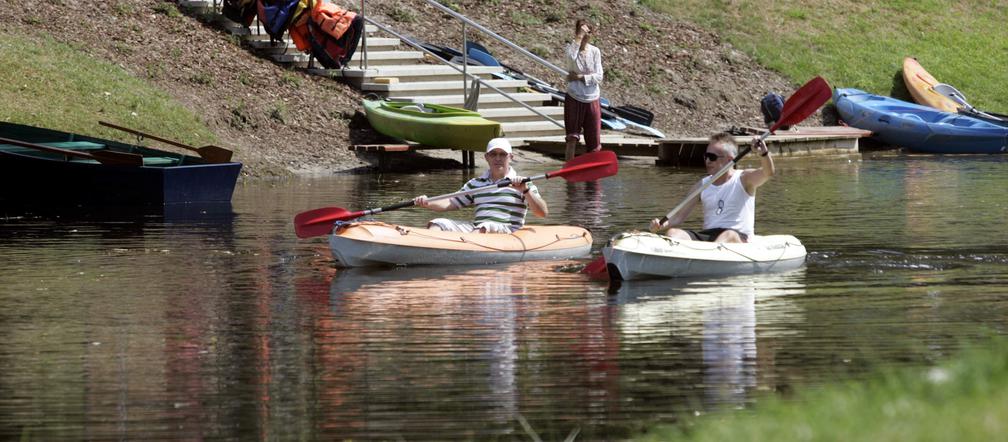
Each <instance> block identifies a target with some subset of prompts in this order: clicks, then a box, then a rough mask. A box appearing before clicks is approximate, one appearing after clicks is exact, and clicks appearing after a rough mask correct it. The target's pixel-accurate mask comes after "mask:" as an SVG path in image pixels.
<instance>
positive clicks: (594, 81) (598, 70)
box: [564, 19, 602, 161]
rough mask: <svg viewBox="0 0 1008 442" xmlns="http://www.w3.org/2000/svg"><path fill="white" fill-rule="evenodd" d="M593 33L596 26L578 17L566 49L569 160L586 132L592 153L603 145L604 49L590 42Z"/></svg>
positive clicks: (565, 126) (565, 99)
mask: <svg viewBox="0 0 1008 442" xmlns="http://www.w3.org/2000/svg"><path fill="white" fill-rule="evenodd" d="M591 35H592V25H591V24H590V23H588V21H587V20H584V19H578V20H577V22H576V23H575V24H574V41H571V42H570V43H568V44H567V47H566V48H565V50H564V60H565V62H566V67H567V94H566V96H565V97H564V131H565V132H566V133H567V137H566V141H567V151H566V154H565V158H566V160H567V161H570V160H571V159H572V158H574V148H575V147H577V143H578V140H579V139H580V138H581V135H582V133H583V134H584V141H585V149H586V150H587V151H588V152H594V151H597V150H599V149H601V148H602V140H601V134H602V106H601V103H599V96H600V95H601V92H602V91H601V89H600V88H599V84H601V83H602V52H601V51H599V48H597V47H595V46H594V45H592V44H589V43H588V41H589V40H590V39H591Z"/></svg>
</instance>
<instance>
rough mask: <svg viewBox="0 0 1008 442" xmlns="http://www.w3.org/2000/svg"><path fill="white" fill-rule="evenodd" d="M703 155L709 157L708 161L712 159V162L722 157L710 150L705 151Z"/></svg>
mask: <svg viewBox="0 0 1008 442" xmlns="http://www.w3.org/2000/svg"><path fill="white" fill-rule="evenodd" d="M703 156H704V158H706V159H707V161H710V162H712V163H713V162H715V161H717V160H718V158H721V157H719V156H717V154H713V153H710V152H704V154H703Z"/></svg>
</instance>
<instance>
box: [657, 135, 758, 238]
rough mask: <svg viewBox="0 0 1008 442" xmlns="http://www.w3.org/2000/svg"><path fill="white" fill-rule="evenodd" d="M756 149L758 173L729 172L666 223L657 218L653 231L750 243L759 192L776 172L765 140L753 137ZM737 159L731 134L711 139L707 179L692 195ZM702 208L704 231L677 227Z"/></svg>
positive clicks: (700, 182) (753, 147)
mask: <svg viewBox="0 0 1008 442" xmlns="http://www.w3.org/2000/svg"><path fill="white" fill-rule="evenodd" d="M752 149H753V152H757V153H759V156H760V167H759V168H758V169H745V170H735V169H729V170H728V172H726V173H725V174H724V175H721V176H720V177H718V179H717V181H714V182H713V183H712V184H711V185H710V186H709V187H707V188H706V189H704V190H703V192H701V193H700V194H698V195H697V196H696V197H695V198H693V199H692V200H690V201H689V202H688V203H686V205H685V206H683V208H682V210H680V211H679V212H678V213H675V214H674V215H673V216H672V217H670V218H669V219H668V220H667V221H665V222H664V223H662V222H661V220H659V219H657V218H656V219H653V220H651V231H652V232H655V233H658V232H661V231H662V230H665V229H668V233H666V234H665V235H666V236H669V237H672V238H678V239H687V240H693V241H713V242H723V243H724V242H727V243H733V242H735V243H738V242H749V238H750V237H751V236H753V235H754V234H755V224H756V189H757V188H759V186H762V185H763V184H764V183H766V182H767V180H769V179H770V177H772V176H773V175H774V173H775V172H776V169H775V168H774V162H773V158H772V157H771V156H770V150H769V149H767V146H766V144H765V143H764V142H763V140H762V139H760V138H757V137H753V146H752ZM736 155H738V146H737V145H736V144H735V138H734V137H732V136H731V134H728V133H726V132H721V133H718V134H715V135H713V136H711V137H710V141H708V143H707V152H706V153H704V164H705V165H706V166H707V176H706V177H704V178H703V179H701V180H700V181H699V182H697V183H696V184H695V185H694V186H693V189H691V190H690V194H692V193H693V192H694V191H696V189H699V188H701V187H703V186H704V185H706V184H707V182H709V181H710V179H711V178H712V177H713V176H714V175H715V174H717V172H718V171H720V170H721V168H722V167H724V166H725V165H726V164H729V163H731V161H732V159H734V158H735V156H736ZM698 205H700V206H702V207H703V213H704V222H703V230H699V231H695V230H683V229H677V228H675V227H674V226H678V225H679V224H682V222H683V221H685V220H686V218H687V217H689V214H690V212H692V211H693V209H694V208H695V207H696V206H698Z"/></svg>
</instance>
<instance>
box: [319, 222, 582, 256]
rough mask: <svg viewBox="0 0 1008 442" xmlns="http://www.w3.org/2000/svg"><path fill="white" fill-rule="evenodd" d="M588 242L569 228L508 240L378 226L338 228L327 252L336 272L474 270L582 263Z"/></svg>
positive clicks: (530, 229) (526, 232) (528, 229)
mask: <svg viewBox="0 0 1008 442" xmlns="http://www.w3.org/2000/svg"><path fill="white" fill-rule="evenodd" d="M591 245H592V236H591V233H589V232H588V231H587V230H585V229H583V228H580V227H572V226H525V227H524V228H522V229H519V230H517V231H515V232H514V233H511V234H493V233H459V232H444V231H441V230H437V229H433V230H432V229H426V228H418V227H406V226H398V225H393V224H386V223H381V222H359V223H349V224H342V225H337V226H336V228H335V229H334V230H333V233H332V235H330V236H329V249H330V251H331V252H332V257H333V259H334V260H335V261H336V265H337V266H340V267H368V266H412V265H477V264H497V263H507V262H518V261H533V260H553V259H573V258H582V257H585V256H587V255H588V254H589V253H590V252H591Z"/></svg>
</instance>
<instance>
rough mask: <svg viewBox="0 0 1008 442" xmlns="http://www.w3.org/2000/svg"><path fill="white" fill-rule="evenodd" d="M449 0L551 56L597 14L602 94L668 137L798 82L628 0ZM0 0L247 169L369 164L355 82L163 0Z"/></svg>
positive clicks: (394, 13)
mask: <svg viewBox="0 0 1008 442" xmlns="http://www.w3.org/2000/svg"><path fill="white" fill-rule="evenodd" d="M449 3H450V4H451V5H453V6H454V7H455V9H456V10H458V11H461V12H462V13H463V14H465V15H467V16H469V17H471V18H472V19H474V20H476V21H477V22H479V23H481V24H482V25H483V26H485V27H486V28H488V29H491V30H493V31H494V32H496V33H498V34H500V35H502V36H504V37H506V38H510V39H512V40H513V41H515V42H516V43H518V44H520V45H522V46H523V47H525V48H527V49H529V50H530V51H532V52H533V53H535V54H537V55H539V56H541V57H543V58H545V59H547V60H551V61H554V62H558V60H560V52H561V50H562V47H563V45H564V42H565V41H566V40H567V39H569V38H570V36H571V33H572V28H573V22H574V19H575V18H576V17H584V18H588V19H590V20H592V21H594V22H595V23H597V24H598V31H597V32H596V36H595V37H594V40H593V43H594V44H595V45H596V46H598V47H599V48H600V49H601V50H602V53H603V64H604V68H605V70H606V79H605V82H604V83H603V96H606V97H607V98H609V99H610V100H611V101H612V103H613V104H614V105H622V104H632V105H637V106H641V107H644V108H647V109H650V110H652V111H653V112H654V113H655V123H654V125H655V127H657V128H659V129H661V130H662V131H664V132H665V133H666V134H667V135H670V136H673V135H689V136H706V135H709V134H710V133H711V132H713V131H716V130H720V129H725V128H727V127H729V126H732V125H743V124H746V125H759V124H761V122H762V120H761V117H760V112H759V106H758V102H759V98H760V97H762V96H763V94H765V93H766V92H768V91H779V92H782V93H784V94H785V95H786V94H787V93H788V92H790V91H791V90H792V89H793V88H794V87H795V85H792V84H790V82H788V81H787V80H785V79H784V78H783V77H781V76H780V75H778V74H776V73H774V72H771V71H768V70H766V69H764V68H762V67H760V66H759V65H757V64H756V63H755V62H754V61H753V60H752V59H751V58H750V57H748V56H747V55H745V54H743V53H741V52H739V51H737V50H735V49H734V48H732V47H731V46H730V45H728V44H726V43H724V42H722V41H721V40H720V39H719V38H718V36H717V35H716V34H715V33H713V32H711V31H708V30H704V29H700V28H698V27H697V26H695V25H693V24H690V23H684V22H680V21H676V20H673V19H671V18H669V17H667V16H665V15H663V14H657V13H654V12H653V11H651V10H649V9H647V8H645V7H642V6H640V5H638V4H637V2H633V1H626V0H617V1H596V0H591V1H581V2H565V1H561V0H539V1H532V0H517V1H511V2H500V1H486V0H460V1H453V2H449ZM354 4H358V3H357V2H354ZM5 6H6V7H5V8H0V22H2V23H4V24H5V26H6V27H7V28H8V30H9V32H14V33H21V34H26V35H48V36H51V37H53V38H55V39H58V40H61V41H65V42H67V43H70V44H73V45H75V46H76V47H79V48H82V49H83V50H85V51H88V52H89V53H91V54H93V55H95V56H98V57H101V58H103V59H107V60H110V61H111V62H113V63H116V64H118V65H120V66H122V67H123V68H124V69H126V70H127V71H129V72H131V73H132V74H133V75H136V76H137V77H141V78H144V79H146V80H147V81H149V82H151V83H153V84H155V85H157V86H158V87H160V88H162V89H164V90H165V91H166V92H167V93H169V94H170V95H172V96H174V97H175V98H176V99H177V100H178V101H179V102H181V103H183V104H184V105H185V106H187V107H188V108H189V109H191V110H192V111H193V112H194V113H196V114H197V115H200V116H201V117H202V118H203V120H204V121H205V123H206V124H207V125H208V126H209V127H210V128H211V130H213V131H215V132H216V133H217V134H218V136H219V137H220V139H221V141H222V143H221V144H223V145H226V146H230V147H232V148H234V150H235V152H236V158H237V159H238V160H240V161H242V162H244V163H245V165H246V167H245V171H246V173H247V174H249V175H253V176H272V175H281V176H282V175H288V174H292V173H336V172H343V171H349V170H355V169H359V168H364V167H368V165H369V163H370V161H373V159H371V158H359V157H358V156H357V155H355V154H353V153H351V152H349V151H347V149H346V146H348V145H349V144H350V143H351V142H354V143H357V142H362V141H366V140H369V139H373V138H374V136H375V135H374V134H373V133H371V132H370V131H369V129H368V128H367V124H366V121H364V120H363V119H362V117H361V116H360V115H359V114H358V113H357V111H358V109H359V108H360V105H359V97H360V93H359V92H358V91H356V90H355V89H353V88H351V87H349V86H347V85H344V84H342V83H339V82H336V81H332V80H328V79H323V78H320V77H316V76H311V75H306V74H304V73H302V72H300V71H296V70H290V69H287V68H284V67H282V66H279V65H276V64H274V63H272V62H270V61H267V60H265V59H263V58H259V57H257V56H255V55H254V54H253V53H252V52H250V51H249V50H248V49H246V48H243V47H242V46H241V45H240V43H239V42H238V40H237V39H235V38H234V37H231V36H229V35H227V34H226V33H225V32H222V31H221V30H219V29H217V28H215V27H214V26H212V25H208V24H204V23H202V22H200V21H198V20H196V19H194V18H193V17H190V16H185V15H178V14H174V13H172V11H171V8H166V7H165V6H166V5H165V2H164V1H159V0H110V1H105V2H83V1H61V2H38V1H28V0H9V1H8V2H7V3H6V5H5ZM367 8H368V10H367V12H368V14H369V15H371V16H372V17H374V18H376V19H378V20H379V21H381V22H382V23H385V24H388V25H391V26H392V27H393V28H395V29H398V30H401V31H403V32H405V33H408V34H410V35H412V36H415V37H417V38H420V39H421V40H426V41H429V42H432V43H439V44H445V45H451V46H453V47H459V46H460V42H461V40H462V37H461V25H460V24H459V23H458V22H457V21H455V20H453V19H450V17H448V16H447V15H446V14H443V13H441V12H438V11H436V10H435V9H434V8H432V7H430V6H427V5H426V4H425V3H424V2H423V1H419V0H417V1H401V0H378V1H371V2H368V3H367ZM532 11H544V12H543V13H541V14H535V13H533V12H532ZM52 17H59V20H53V19H51V18H52ZM468 35H469V38H470V39H473V40H477V41H479V42H481V43H484V44H485V45H486V46H487V47H488V48H489V49H490V50H491V51H492V52H493V53H494V55H495V56H497V57H498V58H499V59H501V60H502V61H504V62H506V63H508V64H510V65H512V66H515V67H517V68H519V69H522V70H524V71H526V72H527V73H530V74H532V75H535V76H538V77H540V78H543V79H547V80H549V81H552V82H554V84H561V81H560V78H559V76H557V75H554V74H553V73H551V72H549V71H547V70H546V69H545V68H540V67H538V66H536V65H534V64H533V63H531V62H530V61H528V60H527V59H525V58H524V57H521V56H519V55H517V54H516V53H515V52H514V51H513V50H511V49H509V48H507V47H505V46H503V45H501V44H499V43H497V42H495V41H491V40H490V39H488V38H486V37H485V36H482V35H479V34H478V33H477V31H475V30H473V29H472V28H469V30H468ZM807 124H818V123H817V122H816V121H815V119H810V121H808V122H807Z"/></svg>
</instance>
